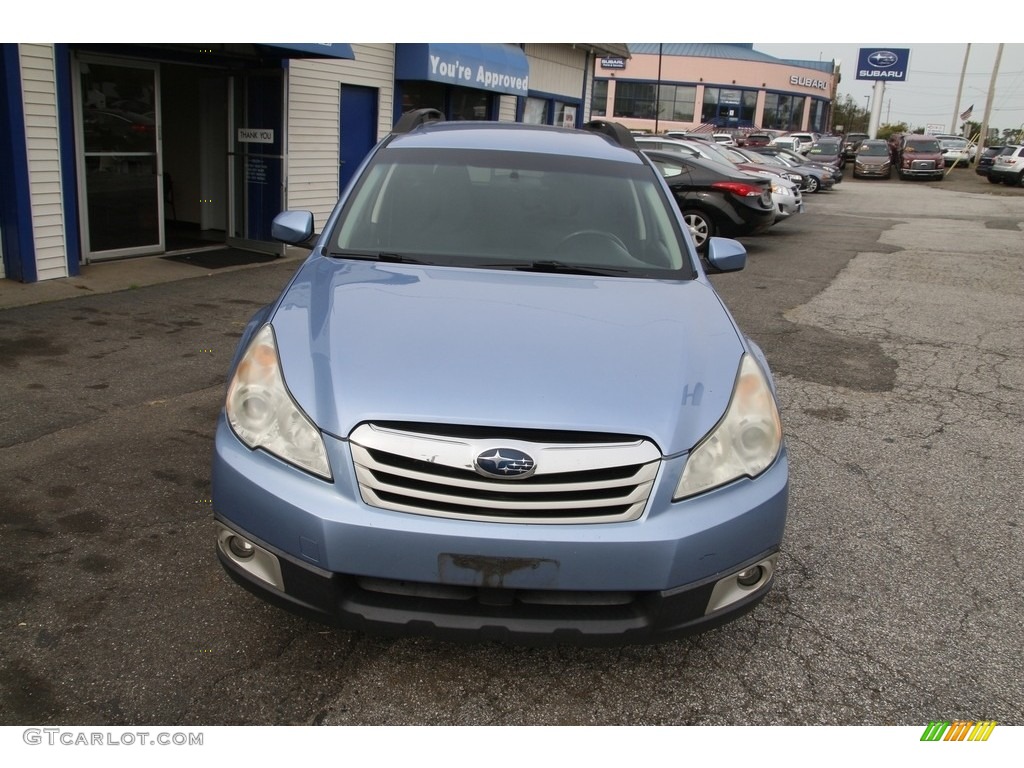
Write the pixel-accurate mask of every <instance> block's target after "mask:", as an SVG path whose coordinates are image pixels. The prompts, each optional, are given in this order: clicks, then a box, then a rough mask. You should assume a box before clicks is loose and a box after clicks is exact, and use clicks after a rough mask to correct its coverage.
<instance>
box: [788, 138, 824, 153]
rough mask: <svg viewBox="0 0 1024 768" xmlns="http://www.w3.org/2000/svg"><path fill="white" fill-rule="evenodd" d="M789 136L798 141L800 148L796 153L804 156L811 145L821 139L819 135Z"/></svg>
mask: <svg viewBox="0 0 1024 768" xmlns="http://www.w3.org/2000/svg"><path fill="white" fill-rule="evenodd" d="M789 136H790V137H792V138H794V139H800V147H801V148H800V149H798V150H797V151H798V152H799V153H800V154H802V155H806V154H807V151H808V150H809V149H810V148H811V145H812V144H813V143H814V142H816V141H817V140H818V139H820V138H821V134H820V133H790V134H789Z"/></svg>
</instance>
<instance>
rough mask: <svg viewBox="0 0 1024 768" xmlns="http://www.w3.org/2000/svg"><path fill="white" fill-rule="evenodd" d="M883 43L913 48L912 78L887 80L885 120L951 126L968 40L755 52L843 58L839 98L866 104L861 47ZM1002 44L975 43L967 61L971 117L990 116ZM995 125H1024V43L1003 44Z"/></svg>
mask: <svg viewBox="0 0 1024 768" xmlns="http://www.w3.org/2000/svg"><path fill="white" fill-rule="evenodd" d="M883 47H884V48H909V49H910V65H909V66H908V67H907V79H906V82H902V83H887V84H886V87H885V95H884V96H883V97H882V112H881V121H882V122H883V123H899V122H905V123H907V125H908V126H910V127H911V128H917V127H924V126H925V125H926V124H927V123H942V124H944V125H945V126H946V129H947V130H948V129H949V127H950V126H949V123H950V120H951V118H952V117H953V111H954V109H956V107H957V104H956V92H957V86H958V84H959V82H960V73H961V71H962V70H963V66H964V56H965V55H966V54H967V44H966V43H892V42H886V43H875V42H865V43H862V44H852V43H817V44H814V45H810V44H801V43H764V44H762V43H754V49H755V50H758V51H761V52H763V53H767V54H770V55H771V56H777V57H779V58H783V59H808V60H811V61H830V60H837V61H839V63H840V70H841V72H842V80H841V81H840V83H839V96H840V98H842V97H843V96H845V95H847V94H849V95H850V96H852V97H853V99H854V101H856V102H857V103H858V104H860V106H862V107H864V106H866V103H867V102H866V99H865V97H867V96H870V95H871V94H872V93H873V89H874V82H872V81H866V80H857V79H856V77H857V59H858V52H859V50H860V49H861V48H883ZM997 48H998V45H997V44H995V43H972V44H971V50H970V55H969V56H968V59H967V74H966V76H965V77H964V85H963V92H962V95H961V97H960V107H959V112H964V111H965V110H966V109H967V108H968V107H970V106H971V105H973V106H974V113H973V114H972V116H971V119H972V120H977V121H978V122H979V123H980V122H981V120H982V117H983V116H984V114H985V105H986V103H987V101H988V89H989V84H990V83H991V80H992V71H993V69H994V68H995V61H996V49H997ZM989 125H990V126H991V127H994V128H999V129H1003V128H1021V127H1022V126H1024V44H1021V43H1006V44H1004V46H1003V54H1002V57H1001V58H1000V62H999V74H998V77H997V79H996V86H995V97H994V98H993V100H992V112H991V115H990V117H989ZM957 129H959V120H958V121H957Z"/></svg>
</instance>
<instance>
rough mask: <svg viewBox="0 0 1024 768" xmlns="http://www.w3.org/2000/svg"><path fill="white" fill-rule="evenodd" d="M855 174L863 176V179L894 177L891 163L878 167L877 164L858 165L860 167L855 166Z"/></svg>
mask: <svg viewBox="0 0 1024 768" xmlns="http://www.w3.org/2000/svg"><path fill="white" fill-rule="evenodd" d="M854 173H855V174H856V175H857V176H861V177H864V176H876V177H878V178H888V177H889V176H890V175H892V164H891V163H886V164H885V165H877V164H870V165H860V164H858V165H855V166H854Z"/></svg>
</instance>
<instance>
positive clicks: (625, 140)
mask: <svg viewBox="0 0 1024 768" xmlns="http://www.w3.org/2000/svg"><path fill="white" fill-rule="evenodd" d="M583 130H585V131H593V132H594V133H600V134H602V135H603V136H607V137H608V138H610V139H612V140H613V141H614V142H615V143H616V144H618V145H619V146H620V147H625V148H626V149H639V147H637V145H636V142H635V141H634V140H633V134H631V133H630V132H629V129H627V128H626V126H624V125H622V123H613V122H610V121H608V120H591V121H590V122H589V123H584V124H583Z"/></svg>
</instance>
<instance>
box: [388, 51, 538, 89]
mask: <svg viewBox="0 0 1024 768" xmlns="http://www.w3.org/2000/svg"><path fill="white" fill-rule="evenodd" d="M395 79H396V80H429V81H431V82H435V83H447V84H448V85H460V86H462V87H464V88H476V89H478V90H484V91H494V92H496V93H507V94H511V95H513V96H526V95H527V93H528V91H529V87H530V65H529V62H528V61H527V59H526V54H525V53H523V51H522V49H521V48H517V47H516V46H514V45H508V44H501V43H458V44H455V43H451V44H449V43H399V44H398V45H397V46H396V51H395Z"/></svg>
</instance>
